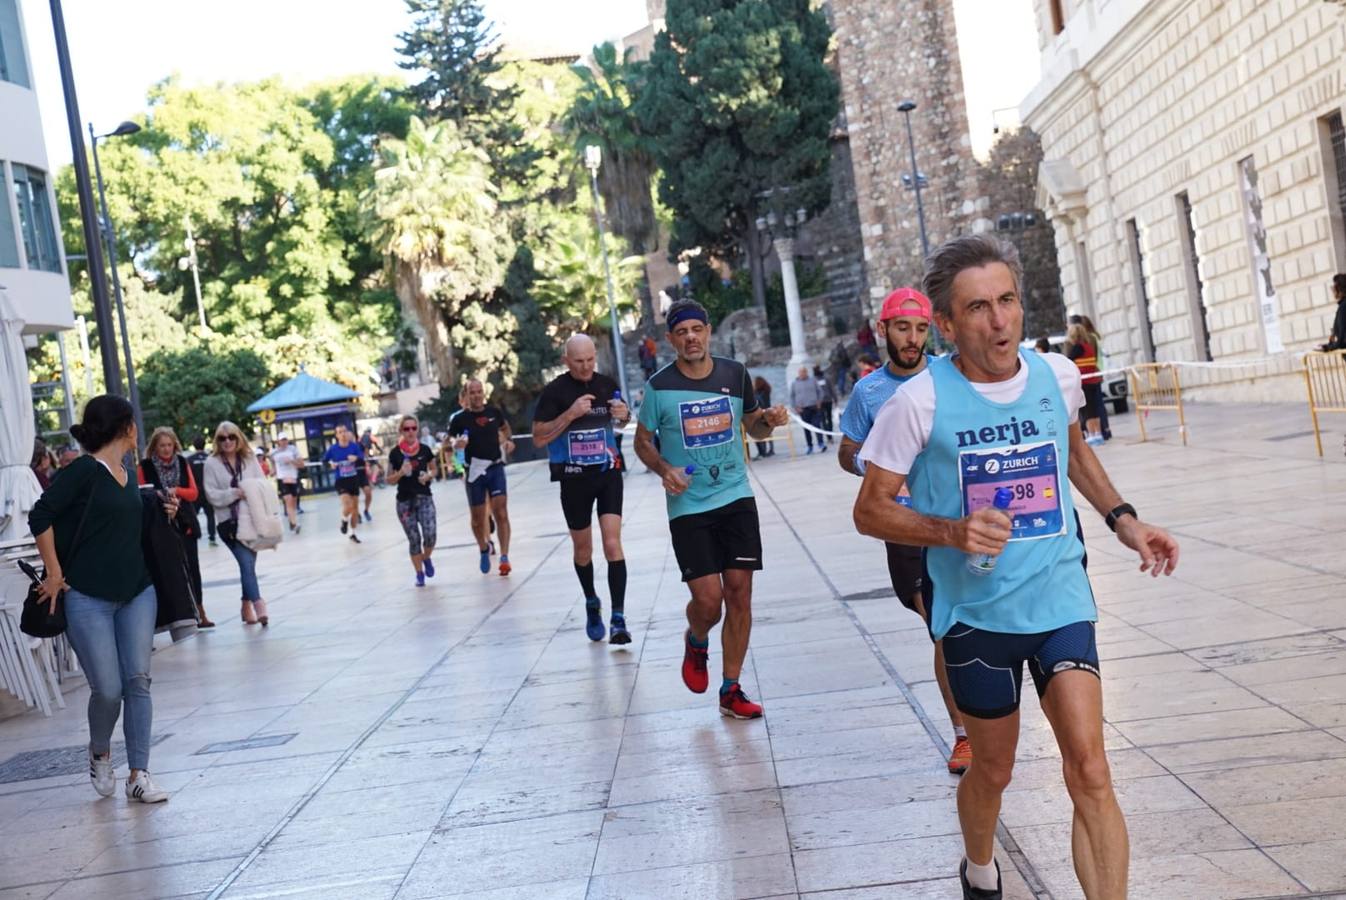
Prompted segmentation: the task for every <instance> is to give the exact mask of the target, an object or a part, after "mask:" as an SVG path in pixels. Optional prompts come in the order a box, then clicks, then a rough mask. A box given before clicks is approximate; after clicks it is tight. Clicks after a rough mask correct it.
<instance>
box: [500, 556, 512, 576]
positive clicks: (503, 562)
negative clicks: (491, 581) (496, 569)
mask: <svg viewBox="0 0 1346 900" xmlns="http://www.w3.org/2000/svg"><path fill="white" fill-rule="evenodd" d="M513 571H514V569H513V567H512V566H510V564H509V557H508V556H502V557H500V574H501V575H508V574H509V573H510V572H513Z"/></svg>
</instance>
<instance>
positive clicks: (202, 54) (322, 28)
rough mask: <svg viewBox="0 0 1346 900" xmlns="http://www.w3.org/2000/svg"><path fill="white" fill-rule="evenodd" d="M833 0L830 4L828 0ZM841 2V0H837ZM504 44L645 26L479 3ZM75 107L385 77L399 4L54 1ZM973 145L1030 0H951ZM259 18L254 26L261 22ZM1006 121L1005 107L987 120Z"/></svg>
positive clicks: (42, 45) (1024, 68)
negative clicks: (176, 87) (220, 87)
mask: <svg viewBox="0 0 1346 900" xmlns="http://www.w3.org/2000/svg"><path fill="white" fill-rule="evenodd" d="M834 2H835V0H834ZM842 2H844V0H842ZM20 3H21V5H22V6H23V13H24V23H25V28H26V31H27V36H28V47H29V53H30V57H31V63H32V67H33V73H34V80H35V82H36V85H37V89H38V99H39V103H40V105H41V109H42V124H43V130H44V132H45V134H46V144H47V153H48V155H49V157H50V160H49V162H50V163H51V166H52V168H53V169H54V168H57V167H59V166H61V165H63V164H65V163H67V162H69V160H70V136H69V132H68V130H67V126H66V117H65V106H64V101H63V99H62V96H61V80H60V74H59V71H58V70H57V67H56V50H55V46H54V41H53V38H52V28H51V16H50V11H49V4H48V3H46V2H43V0H20ZM484 5H485V8H486V13H487V16H488V17H489V18H491V19H492V20H494V21H495V22H497V23H498V27H499V30H500V33H501V34H502V35H503V36H504V37H505V39H506V40H507V41H508V40H513V41H515V42H517V43H519V44H520V45H522V46H527V47H530V48H546V49H552V48H555V49H559V50H565V49H569V50H571V52H577V53H578V52H582V51H583V50H585V49H587V48H588V47H591V46H593V45H594V44H596V43H600V42H602V41H604V40H609V39H612V38H616V37H620V36H623V35H626V34H630V33H631V32H634V31H636V30H638V29H640V28H641V27H643V26H644V25H645V22H646V16H645V2H644V0H485V4H484ZM63 6H64V10H65V27H66V34H67V36H68V38H69V42H70V53H71V60H72V66H73V69H74V75H75V85H76V88H77V90H78V94H79V107H80V115H81V117H82V118H83V120H84V122H86V123H87V122H92V123H93V124H94V127H95V129H96V130H98V131H99V132H100V133H104V132H108V131H111V130H112V129H113V128H115V127H116V126H117V123H118V122H120V121H122V120H123V119H126V118H129V117H131V116H133V115H135V114H137V113H138V112H140V111H141V110H143V109H144V103H145V93H146V90H147V89H148V88H149V86H150V85H151V84H153V83H155V82H156V81H159V80H161V79H163V78H164V77H166V76H168V75H169V74H171V73H177V74H178V75H179V76H180V77H181V78H182V79H183V80H184V81H186V82H187V83H188V84H200V83H211V82H215V81H251V80H257V79H260V78H265V77H268V76H272V75H279V76H281V77H282V78H285V79H286V80H288V81H291V82H293V83H295V84H303V83H306V82H311V81H319V80H322V79H325V78H330V77H334V76H338V75H346V74H354V73H362V72H373V73H390V74H393V73H398V72H400V71H401V70H400V69H398V68H397V58H398V57H397V54H396V52H395V51H396V46H397V43H398V42H397V34H398V32H400V31H402V30H403V29H404V28H405V27H406V25H407V22H408V19H407V15H406V12H405V4H404V3H403V0H231V2H228V3H220V2H199V0H198V2H188V0H134V2H131V0H114V2H109V0H64V2H63ZM955 17H956V22H957V24H958V26H959V42H960V51H961V56H962V59H963V79H964V84H965V90H966V95H967V108H968V120H969V125H970V128H971V137H972V145H973V150H974V152H976V153H978V154H979V155H984V154H985V152H986V148H987V147H989V146H990V143H991V141H992V140H993V135H992V132H991V127H992V124H993V116H992V111H993V110H995V109H996V108H998V107H1008V106H1017V104H1018V103H1019V101H1020V100H1021V99H1022V98H1023V96H1024V95H1025V94H1026V93H1027V92H1028V90H1029V89H1030V88H1031V87H1032V86H1033V84H1035V83H1036V81H1037V78H1038V52H1037V38H1036V35H1035V33H1034V26H1033V20H1032V0H955ZM258 23H265V26H264V27H262V26H260V25H259V24H258ZM994 121H995V122H998V123H1000V124H1001V125H1009V124H1016V123H1017V122H1018V114H1017V112H1014V111H1009V112H999V113H995V114H994Z"/></svg>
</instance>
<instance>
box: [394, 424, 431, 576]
mask: <svg viewBox="0 0 1346 900" xmlns="http://www.w3.org/2000/svg"><path fill="white" fill-rule="evenodd" d="M397 433H398V435H399V437H400V440H399V441H398V443H397V446H396V447H394V448H393V449H392V450H390V451H388V483H389V484H394V485H397V521H399V522H401V523H402V530H403V531H405V532H406V535H407V544H408V546H409V548H410V552H411V565H412V568H414V569H415V570H416V587H425V579H427V578H434V577H435V564H434V563H432V562H431V561H430V554H431V553H433V552H434V550H435V537H436V534H437V527H436V515H435V498H434V496H433V495H432V494H431V493H430V482H431V481H433V480H434V477H435V473H436V467H435V455H434V454H433V453H431V452H430V448H429V447H427V446H425V445H424V444H422V443H421V442H420V433H421V424H420V422H419V421H417V419H416V417H415V416H403V417H402V421H401V422H400V423H398V426H397Z"/></svg>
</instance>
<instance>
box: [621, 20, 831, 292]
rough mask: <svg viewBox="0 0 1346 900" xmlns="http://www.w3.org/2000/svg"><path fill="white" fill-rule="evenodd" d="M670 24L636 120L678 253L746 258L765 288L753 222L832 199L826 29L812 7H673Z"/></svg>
mask: <svg viewBox="0 0 1346 900" xmlns="http://www.w3.org/2000/svg"><path fill="white" fill-rule="evenodd" d="M666 24H667V29H666V30H665V31H664V32H662V33H660V34H659V35H658V36H657V37H656V38H655V44H654V52H653V54H652V55H651V57H650V62H649V70H648V75H647V78H646V81H645V87H644V88H643V89H642V91H641V94H640V97H639V99H638V101H637V103H636V110H637V114H638V115H639V119H640V122H641V125H642V127H643V130H644V131H645V133H647V134H649V135H650V136H651V137H652V138H653V139H654V141H655V143H654V148H655V150H654V157H655V160H656V162H657V163H658V165H659V167H660V169H661V170H662V174H663V177H662V179H661V181H660V184H659V191H660V198H661V199H662V200H663V202H664V203H666V204H667V205H668V206H669V207H671V208H672V209H673V211H674V213H675V221H674V229H673V236H672V241H671V245H670V249H671V250H673V251H674V252H676V251H678V250H682V249H688V248H692V247H702V248H704V249H705V250H707V251H708V252H710V253H711V254H712V255H714V256H716V257H718V258H721V259H736V258H738V257H739V255H740V254H742V253H746V254H747V255H748V257H749V259H750V261H751V262H752V263H753V265H752V272H753V279H754V284H755V285H763V284H764V279H762V278H761V274H760V273H761V269H760V266H759V265H758V264H757V263H758V260H759V259H760V257H759V256H758V254H757V252H755V251H759V250H760V248H759V247H758V240H759V238H758V236H757V234H756V230H755V228H754V227H753V223H754V220H755V219H756V218H757V216H758V215H760V214H762V213H763V212H764V211H765V208H766V205H767V204H776V205H778V206H779V207H780V211H784V210H789V209H795V208H798V207H803V208H805V209H807V210H808V211H809V212H810V213H813V212H817V211H820V210H821V209H823V208H824V207H825V206H826V205H827V202H828V198H829V195H830V190H831V187H830V182H829V178H828V167H829V162H830V149H829V147H828V135H829V132H830V130H831V127H832V123H833V121H834V120H835V119H836V116H837V112H838V96H839V90H838V87H837V83H836V78H835V76H834V75H833V73H832V72H831V71H830V70H829V69H828V68H827V66H826V65H824V62H823V60H824V57H825V56H826V54H827V50H828V43H829V41H830V38H831V31H830V29H829V27H828V25H827V20H826V18H825V17H824V14H823V13H822V11H821V10H818V9H815V8H814V4H813V3H811V2H810V0H668V8H667V17H666ZM767 191H773V193H772V194H771V195H769V197H764V195H765V193H766V192H767ZM755 293H757V292H756V291H755ZM757 295H758V296H759V297H760V296H761V294H760V293H758V294H757Z"/></svg>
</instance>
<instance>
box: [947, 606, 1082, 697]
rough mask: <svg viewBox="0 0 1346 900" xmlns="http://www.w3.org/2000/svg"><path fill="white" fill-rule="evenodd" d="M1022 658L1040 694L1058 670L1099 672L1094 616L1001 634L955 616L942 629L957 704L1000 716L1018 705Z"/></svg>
mask: <svg viewBox="0 0 1346 900" xmlns="http://www.w3.org/2000/svg"><path fill="white" fill-rule="evenodd" d="M1024 663H1028V672H1029V674H1031V675H1032V676H1033V685H1034V687H1036V688H1037V691H1038V696H1039V697H1041V696H1042V695H1044V694H1046V693H1047V684H1048V683H1049V682H1050V681H1051V680H1052V678H1053V677H1054V676H1056V675H1059V674H1061V673H1062V672H1068V671H1071V670H1072V669H1081V670H1083V671H1085V672H1089V673H1092V674H1093V675H1094V676H1095V677H1097V676H1098V645H1097V643H1096V642H1095V640H1094V623H1093V622H1072V623H1071V624H1069V625H1065V626H1062V627H1061V628H1058V629H1056V630H1055V631H1044V632H1040V633H1038V634H1002V633H1001V632H997V631H982V630H981V629H979V628H973V627H971V626H970V625H964V624H963V623H962V622H955V623H954V625H953V627H952V628H950V629H949V633H948V634H946V635H944V669H945V671H946V672H948V673H949V688H950V689H951V690H952V691H953V699H954V701H955V702H956V703H957V704H958V708H959V710H961V711H962V712H963V713H965V714H966V715H969V716H976V717H977V718H979V719H999V718H1003V717H1004V716H1008V715H1010V714H1011V713H1013V712H1014V711H1015V710H1017V709H1018V708H1019V691H1020V689H1021V688H1022V687H1023V680H1024Z"/></svg>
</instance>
